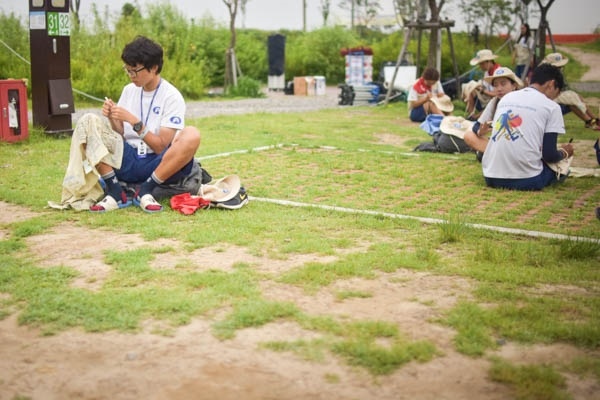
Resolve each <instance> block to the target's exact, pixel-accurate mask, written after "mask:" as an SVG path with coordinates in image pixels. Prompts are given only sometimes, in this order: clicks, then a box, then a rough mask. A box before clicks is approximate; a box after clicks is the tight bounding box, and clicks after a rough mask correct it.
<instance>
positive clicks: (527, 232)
mask: <svg viewBox="0 0 600 400" xmlns="http://www.w3.org/2000/svg"><path fill="white" fill-rule="evenodd" d="M248 198H249V199H250V201H259V202H264V203H273V204H278V205H282V206H292V207H311V208H320V209H322V210H331V211H339V212H345V213H349V214H364V215H375V216H381V217H387V218H395V219H412V220H415V221H419V222H423V223H426V224H444V223H448V221H446V220H443V219H438V218H425V217H415V216H411V215H404V214H393V213H387V212H380V211H372V210H357V209H354V208H346V207H337V206H328V205H323V204H310V203H299V202H297V201H289V200H278V199H268V198H264V197H254V196H248ZM464 225H465V226H469V227H471V228H475V229H483V230H488V231H493V232H501V233H510V234H513V235H521V236H530V237H539V238H545V239H558V240H574V241H582V242H591V243H598V244H600V239H594V238H587V237H581V236H569V235H563V234H560V233H549V232H539V231H530V230H525V229H516V228H505V227H502V226H494V225H484V224H471V223H465V224H464Z"/></svg>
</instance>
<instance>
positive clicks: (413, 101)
mask: <svg viewBox="0 0 600 400" xmlns="http://www.w3.org/2000/svg"><path fill="white" fill-rule="evenodd" d="M444 96H446V95H445V93H444V88H443V87H442V83H441V82H440V73H439V71H438V70H437V69H435V68H433V67H427V68H425V69H424V70H423V73H422V74H421V77H420V78H419V79H417V80H416V82H415V83H414V84H413V85H412V86H411V87H410V90H409V91H408V97H407V98H406V100H407V102H408V116H409V118H410V120H411V121H413V122H423V121H425V119H426V118H427V116H428V115H429V114H444V110H446V112H452V110H453V109H454V105H453V104H452V101H451V100H450V98H449V97H448V96H446V97H448V98H447V99H444V98H443V97H444ZM450 105H452V106H451V108H452V109H450ZM440 107H441V108H443V109H444V110H442V109H440ZM449 109H450V111H447V110H449Z"/></svg>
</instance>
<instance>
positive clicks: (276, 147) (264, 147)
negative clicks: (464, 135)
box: [196, 143, 459, 161]
mask: <svg viewBox="0 0 600 400" xmlns="http://www.w3.org/2000/svg"><path fill="white" fill-rule="evenodd" d="M299 146H300V145H298V144H294V143H292V144H284V143H279V144H275V145H271V146H259V147H254V148H252V149H244V150H233V151H228V152H225V153H217V154H211V155H208V156H202V157H196V160H198V161H203V160H210V159H211V158H220V157H229V156H233V155H236V154H247V153H251V152H259V151H266V150H272V149H280V148H283V147H299ZM305 148H307V149H310V148H318V149H323V150H341V151H350V150H346V149H341V148H339V147H335V146H318V147H305ZM356 151H357V152H359V153H369V152H376V153H381V154H387V155H391V156H393V155H400V156H405V157H420V156H421V154H419V153H417V152H415V153H405V152H402V153H394V152H393V151H386V150H367V149H358V150H356ZM439 155H440V156H441V158H448V159H458V158H459V157H456V156H454V155H451V154H441V153H440V154H439Z"/></svg>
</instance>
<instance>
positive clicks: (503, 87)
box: [464, 67, 523, 161]
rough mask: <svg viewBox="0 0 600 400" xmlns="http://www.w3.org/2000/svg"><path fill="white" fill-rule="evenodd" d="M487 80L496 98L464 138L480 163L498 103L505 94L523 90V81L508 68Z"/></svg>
mask: <svg viewBox="0 0 600 400" xmlns="http://www.w3.org/2000/svg"><path fill="white" fill-rule="evenodd" d="M485 80H486V81H487V82H488V83H491V84H492V86H493V87H494V93H496V96H495V97H494V98H493V99H492V100H490V102H489V103H488V104H487V106H486V107H485V109H484V110H483V112H482V113H481V115H480V116H479V118H478V119H477V122H475V124H473V127H472V131H470V132H466V133H465V137H464V140H465V143H466V144H467V146H469V147H470V148H471V149H473V150H475V152H476V155H477V160H478V161H481V157H483V153H484V152H485V148H486V146H487V144H488V141H489V137H488V136H489V133H490V132H491V123H492V120H493V119H494V114H495V112H496V106H497V105H498V101H500V99H501V98H502V97H504V95H505V94H507V93H510V92H512V91H515V90H518V89H521V88H523V81H521V80H520V79H519V78H518V77H517V76H516V75H515V74H514V73H513V71H512V70H511V69H510V68H506V67H500V68H498V69H497V70H495V71H494V73H493V74H492V75H491V76H488V77H486V78H485Z"/></svg>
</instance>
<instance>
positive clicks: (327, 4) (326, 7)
mask: <svg viewBox="0 0 600 400" xmlns="http://www.w3.org/2000/svg"><path fill="white" fill-rule="evenodd" d="M319 1H320V5H319V10H320V11H321V16H322V17H323V27H326V26H327V20H328V19H329V14H330V12H331V0H319Z"/></svg>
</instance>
